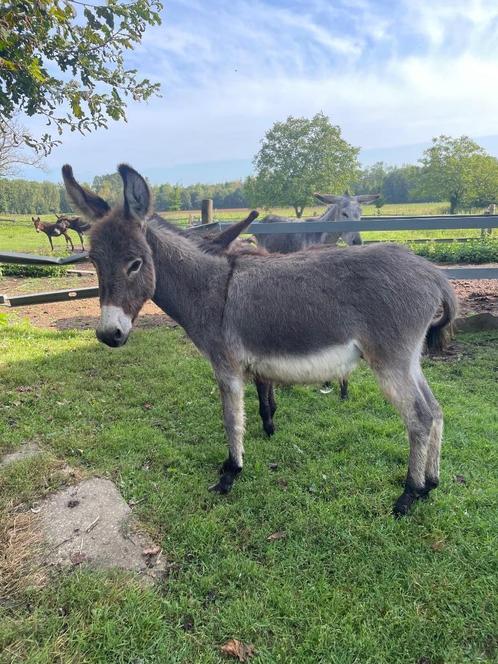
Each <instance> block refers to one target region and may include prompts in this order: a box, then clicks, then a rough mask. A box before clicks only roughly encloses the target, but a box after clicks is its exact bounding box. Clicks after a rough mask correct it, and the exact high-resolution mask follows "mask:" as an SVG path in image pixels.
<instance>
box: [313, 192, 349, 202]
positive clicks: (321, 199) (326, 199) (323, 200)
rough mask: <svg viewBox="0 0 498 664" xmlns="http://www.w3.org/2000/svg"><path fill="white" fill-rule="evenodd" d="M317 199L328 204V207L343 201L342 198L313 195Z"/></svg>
mask: <svg viewBox="0 0 498 664" xmlns="http://www.w3.org/2000/svg"><path fill="white" fill-rule="evenodd" d="M313 196H314V197H315V198H318V200H319V201H322V203H327V204H328V205H331V204H332V203H339V201H340V200H341V199H342V196H333V195H332V194H317V193H315V194H313Z"/></svg>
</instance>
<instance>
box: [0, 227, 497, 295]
mask: <svg viewBox="0 0 498 664" xmlns="http://www.w3.org/2000/svg"><path fill="white" fill-rule="evenodd" d="M230 225H231V224H230V223H226V222H214V223H211V224H209V225H208V226H207V225H200V226H197V227H195V228H196V229H197V230H199V231H200V232H205V231H206V229H207V228H213V229H219V230H222V229H223V228H226V227H227V226H230ZM466 228H481V229H482V228H498V215H482V214H481V215H442V216H427V217H424V216H419V217H381V216H377V217H370V218H363V219H361V220H359V221H333V222H323V221H304V222H298V221H292V222H278V223H277V222H276V223H272V224H265V223H262V222H254V223H252V224H251V225H250V226H249V228H248V229H247V232H248V233H252V234H253V235H256V236H258V235H268V234H273V233H274V234H279V235H280V234H285V233H317V232H319V233H320V232H321V233H346V232H348V231H363V232H365V231H411V230H447V229H454V230H455V229H456V230H461V229H466ZM448 241H451V238H448ZM87 258H88V254H87V253H86V252H82V253H79V254H71V255H70V256H66V257H64V258H53V257H51V256H35V255H31V254H20V253H13V252H6V253H5V252H2V253H0V263H2V262H3V263H17V264H24V265H54V264H55V265H68V264H71V263H76V262H79V261H83V260H86V259H87ZM441 269H442V270H443V271H444V272H445V273H446V274H447V275H448V277H449V278H450V279H469V280H472V279H498V268H495V267H474V266H472V267H450V268H441ZM90 297H98V288H96V287H91V288H73V289H68V290H59V291H52V292H49V293H33V294H28V295H15V296H13V297H8V296H7V295H0V305H7V306H11V307H19V306H26V305H31V304H46V303H49V302H63V301H68V300H73V299H83V298H90Z"/></svg>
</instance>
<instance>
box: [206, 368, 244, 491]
mask: <svg viewBox="0 0 498 664" xmlns="http://www.w3.org/2000/svg"><path fill="white" fill-rule="evenodd" d="M217 380H218V385H219V388H220V394H221V402H222V405H223V421H224V424H225V431H226V435H227V438H228V459H226V461H224V462H223V465H222V466H221V470H220V479H219V482H217V483H216V484H213V486H211V487H210V490H211V491H217V492H218V493H228V492H229V491H230V489H231V488H232V485H233V483H234V481H235V478H236V477H237V475H238V474H239V473H240V472H241V471H242V464H243V457H244V381H243V380H242V378H239V377H238V376H234V375H232V376H225V375H224V376H222V377H220V376H219V375H217Z"/></svg>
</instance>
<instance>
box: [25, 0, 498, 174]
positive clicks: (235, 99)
mask: <svg viewBox="0 0 498 664" xmlns="http://www.w3.org/2000/svg"><path fill="white" fill-rule="evenodd" d="M164 4H165V10H164V16H163V24H162V26H160V27H158V28H155V29H153V30H149V31H148V32H147V33H146V35H145V38H144V41H143V44H142V45H141V46H140V47H139V48H138V49H136V50H135V52H134V53H133V54H131V57H129V58H128V62H129V64H130V65H132V66H134V67H136V68H137V69H139V71H140V72H141V73H142V74H143V75H144V76H147V77H149V78H151V79H152V80H155V81H160V82H161V84H162V97H161V98H159V99H154V100H152V101H151V102H149V103H148V104H141V105H133V104H132V105H131V106H130V107H129V112H128V123H126V124H124V123H120V124H117V123H112V124H111V125H110V129H109V130H107V131H106V130H102V131H99V132H98V133H96V134H94V135H89V136H86V137H81V136H78V135H76V134H69V135H67V136H65V137H64V143H63V146H61V147H60V148H58V149H57V150H55V151H54V152H53V154H52V156H51V157H50V158H49V159H48V160H47V169H48V170H47V174H46V175H45V176H44V177H47V176H48V177H50V179H59V176H58V173H59V169H60V165H61V164H62V163H64V162H66V161H69V162H70V163H72V164H73V166H74V168H75V170H76V173H77V174H78V175H80V174H81V177H83V178H85V179H91V178H92V177H93V175H94V174H101V173H105V172H112V171H113V170H114V168H115V165H116V163H118V162H120V161H128V162H130V163H131V164H133V165H134V166H135V167H136V168H137V169H139V170H141V171H143V172H144V173H145V174H146V175H148V176H149V177H150V178H151V180H152V181H153V182H160V181H165V180H169V181H173V182H174V181H181V182H185V183H188V182H191V181H196V180H203V181H206V182H208V181H219V180H220V179H224V178H226V179H228V178H236V177H238V176H245V175H246V174H247V172H248V171H249V170H250V161H251V159H252V157H253V156H254V154H255V153H256V152H257V150H258V146H259V141H260V140H261V138H262V137H263V135H264V133H265V131H266V130H267V129H268V128H269V127H270V126H271V125H272V124H273V122H275V121H277V120H283V119H285V118H286V117H287V116H288V115H305V116H312V115H313V114H314V113H316V112H318V111H323V112H324V113H326V114H327V115H328V116H329V117H330V118H331V120H332V122H333V123H335V124H338V125H340V127H341V128H342V131H343V135H344V137H345V138H346V139H347V140H349V141H350V142H351V143H353V144H354V145H356V146H358V147H361V148H363V149H364V150H365V153H364V154H365V156H366V159H367V158H368V154H381V155H382V152H380V153H379V151H378V149H379V148H392V147H394V146H402V145H411V144H418V143H425V142H427V141H429V140H430V138H431V137H432V136H435V135H438V134H440V133H448V134H452V135H460V134H468V135H471V136H486V135H495V134H498V84H497V81H498V2H497V0H465V1H460V0H397V1H394V0H393V1H391V0H384V1H379V0H377V1H374V0H307V1H302V2H301V1H297V0H295V1H292V0H272V1H270V0H209V1H208V0H174V1H172V0H164ZM28 126H29V125H28ZM26 175H30V176H31V175H33V173H32V172H26ZM37 177H38V178H39V177H40V175H38V176H37Z"/></svg>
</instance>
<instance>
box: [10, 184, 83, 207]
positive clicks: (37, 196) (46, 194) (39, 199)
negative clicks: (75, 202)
mask: <svg viewBox="0 0 498 664" xmlns="http://www.w3.org/2000/svg"><path fill="white" fill-rule="evenodd" d="M51 212H71V208H70V206H69V204H68V202H67V200H66V195H65V190H64V188H63V187H62V186H61V185H59V184H54V183H53V182H32V181H30V180H4V179H0V213H3V214H5V213H7V214H8V213H13V214H49V213H51Z"/></svg>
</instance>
